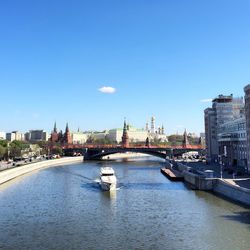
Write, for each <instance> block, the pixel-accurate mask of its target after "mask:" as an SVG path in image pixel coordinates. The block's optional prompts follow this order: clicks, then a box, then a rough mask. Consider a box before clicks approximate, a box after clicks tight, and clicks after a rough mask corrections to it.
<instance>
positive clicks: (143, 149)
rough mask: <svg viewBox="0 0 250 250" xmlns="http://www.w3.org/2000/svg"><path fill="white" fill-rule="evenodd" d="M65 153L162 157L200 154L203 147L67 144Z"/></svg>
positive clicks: (94, 157) (89, 157) (87, 157)
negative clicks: (130, 154)
mask: <svg viewBox="0 0 250 250" xmlns="http://www.w3.org/2000/svg"><path fill="white" fill-rule="evenodd" d="M63 151H64V154H65V155H73V154H75V153H76V154H77V153H81V154H82V155H83V156H84V160H101V159H102V157H104V156H107V155H112V154H116V153H126V152H133V153H143V154H148V155H152V156H156V157H159V158H162V159H166V158H167V157H170V158H172V157H178V156H181V155H182V154H184V153H186V152H190V151H198V152H199V153H200V154H203V153H204V148H202V147H200V146H193V145H190V146H189V147H163V146H130V147H122V146H120V145H85V146H84V145H83V146H81V147H80V146H78V147H77V146H76V145H72V146H70V145H68V146H67V147H64V148H63Z"/></svg>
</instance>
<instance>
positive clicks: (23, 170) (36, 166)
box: [0, 156, 83, 185]
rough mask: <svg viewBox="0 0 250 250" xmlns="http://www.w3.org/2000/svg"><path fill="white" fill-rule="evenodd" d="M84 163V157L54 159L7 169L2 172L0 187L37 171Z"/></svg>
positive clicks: (0, 173) (0, 174)
mask: <svg viewBox="0 0 250 250" xmlns="http://www.w3.org/2000/svg"><path fill="white" fill-rule="evenodd" d="M82 161H83V157H82V156H79V157H63V158H60V159H53V160H45V161H41V162H36V163H31V164H27V165H24V166H21V167H15V168H12V169H7V170H4V171H2V172H0V185H1V184H3V183H5V182H7V181H10V180H12V179H14V178H16V177H19V176H21V175H24V174H28V173H30V172H33V171H37V170H40V169H43V168H48V167H53V166H59V165H66V164H73V163H79V162H82Z"/></svg>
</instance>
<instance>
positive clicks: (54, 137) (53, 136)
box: [50, 122, 58, 142]
mask: <svg viewBox="0 0 250 250" xmlns="http://www.w3.org/2000/svg"><path fill="white" fill-rule="evenodd" d="M50 140H51V142H57V141H58V133H57V128H56V122H55V124H54V129H53V131H52V132H51V137H50Z"/></svg>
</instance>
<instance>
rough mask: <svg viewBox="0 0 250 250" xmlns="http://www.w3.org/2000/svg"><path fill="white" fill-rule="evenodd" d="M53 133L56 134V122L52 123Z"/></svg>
mask: <svg viewBox="0 0 250 250" xmlns="http://www.w3.org/2000/svg"><path fill="white" fill-rule="evenodd" d="M53 132H55V133H57V128H56V122H55V123H54V130H53Z"/></svg>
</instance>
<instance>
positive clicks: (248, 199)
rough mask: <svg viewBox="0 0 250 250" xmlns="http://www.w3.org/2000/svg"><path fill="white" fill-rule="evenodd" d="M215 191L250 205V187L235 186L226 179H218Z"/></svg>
mask: <svg viewBox="0 0 250 250" xmlns="http://www.w3.org/2000/svg"><path fill="white" fill-rule="evenodd" d="M213 191H214V192H215V193H217V194H220V195H222V196H224V197H227V198H229V199H231V200H234V201H237V202H240V203H243V204H246V205H248V206H250V189H246V188H243V187H239V186H235V185H232V184H230V183H228V182H226V181H225V180H221V179H217V180H216V183H215V185H214V188H213Z"/></svg>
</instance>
